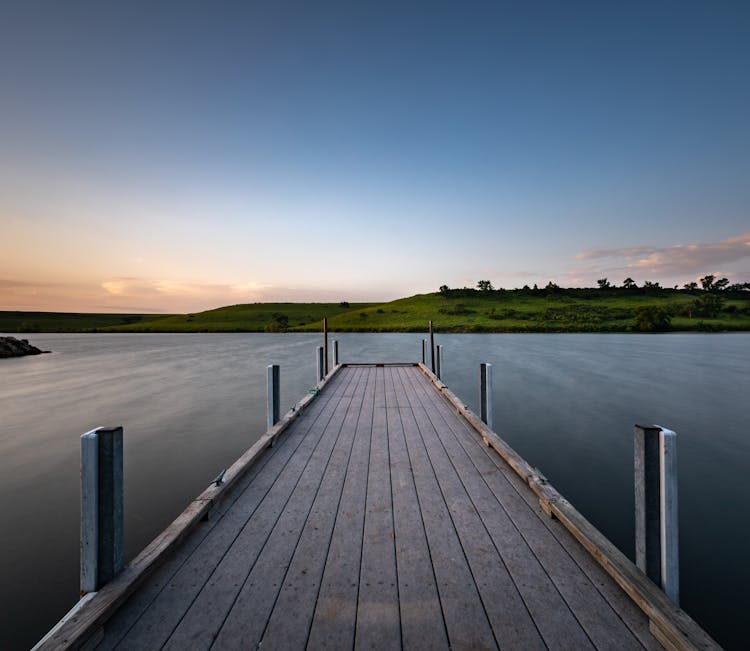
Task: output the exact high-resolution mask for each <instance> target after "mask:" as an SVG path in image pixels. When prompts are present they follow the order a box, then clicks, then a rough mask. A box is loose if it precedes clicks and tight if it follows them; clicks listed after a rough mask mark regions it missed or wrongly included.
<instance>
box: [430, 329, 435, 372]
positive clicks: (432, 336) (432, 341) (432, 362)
mask: <svg viewBox="0 0 750 651" xmlns="http://www.w3.org/2000/svg"><path fill="white" fill-rule="evenodd" d="M430 370H431V371H432V372H433V373H434V372H435V332H434V331H433V329H432V320H430Z"/></svg>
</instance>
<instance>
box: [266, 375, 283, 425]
mask: <svg viewBox="0 0 750 651" xmlns="http://www.w3.org/2000/svg"><path fill="white" fill-rule="evenodd" d="M266 371H267V381H266V397H267V399H268V409H267V418H266V425H267V429H271V428H272V427H273V426H274V425H275V424H276V423H278V422H279V417H280V414H279V403H280V400H279V388H280V382H279V365H278V364H269V365H268V366H267V367H266Z"/></svg>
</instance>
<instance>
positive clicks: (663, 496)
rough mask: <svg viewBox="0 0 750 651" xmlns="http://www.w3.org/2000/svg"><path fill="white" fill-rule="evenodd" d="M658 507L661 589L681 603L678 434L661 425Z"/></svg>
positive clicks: (673, 599) (677, 602)
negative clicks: (659, 514)
mask: <svg viewBox="0 0 750 651" xmlns="http://www.w3.org/2000/svg"><path fill="white" fill-rule="evenodd" d="M659 474H660V480H661V482H660V486H661V488H660V491H659V493H660V495H659V498H660V499H659V502H660V507H661V531H660V532H659V533H660V539H661V588H662V590H664V592H666V593H667V596H668V597H669V598H670V599H671V600H672V601H674V602H675V603H676V604H679V603H680V556H679V527H678V517H677V510H678V509H677V506H678V505H677V433H676V432H673V431H672V430H670V429H665V428H664V427H662V428H661V433H660V434H659Z"/></svg>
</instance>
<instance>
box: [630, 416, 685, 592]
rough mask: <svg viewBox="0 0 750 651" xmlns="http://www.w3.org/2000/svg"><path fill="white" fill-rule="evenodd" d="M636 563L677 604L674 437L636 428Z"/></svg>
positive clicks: (661, 431) (657, 430)
mask: <svg viewBox="0 0 750 651" xmlns="http://www.w3.org/2000/svg"><path fill="white" fill-rule="evenodd" d="M634 434H635V438H634V443H635V445H634V449H635V456H634V468H635V562H636V565H637V566H638V567H639V568H640V569H641V570H642V571H643V572H645V573H646V575H647V576H648V577H649V578H650V579H651V580H652V581H653V582H654V583H656V584H657V585H659V586H660V587H661V589H662V590H664V592H665V593H666V594H667V596H668V597H669V598H670V599H672V601H674V602H675V603H676V604H679V546H678V517H677V434H676V433H675V432H673V431H672V430H669V429H665V428H662V427H659V426H657V425H636V426H635V431H634Z"/></svg>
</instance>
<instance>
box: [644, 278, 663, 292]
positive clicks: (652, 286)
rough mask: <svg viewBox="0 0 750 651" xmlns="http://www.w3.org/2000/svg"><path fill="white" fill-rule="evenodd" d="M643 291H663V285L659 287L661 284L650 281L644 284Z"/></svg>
mask: <svg viewBox="0 0 750 651" xmlns="http://www.w3.org/2000/svg"><path fill="white" fill-rule="evenodd" d="M643 289H645V290H646V291H648V290H652V289H661V285H659V282H658V281H657V282H653V283H652V282H651V281H650V280H646V281H644V283H643Z"/></svg>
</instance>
